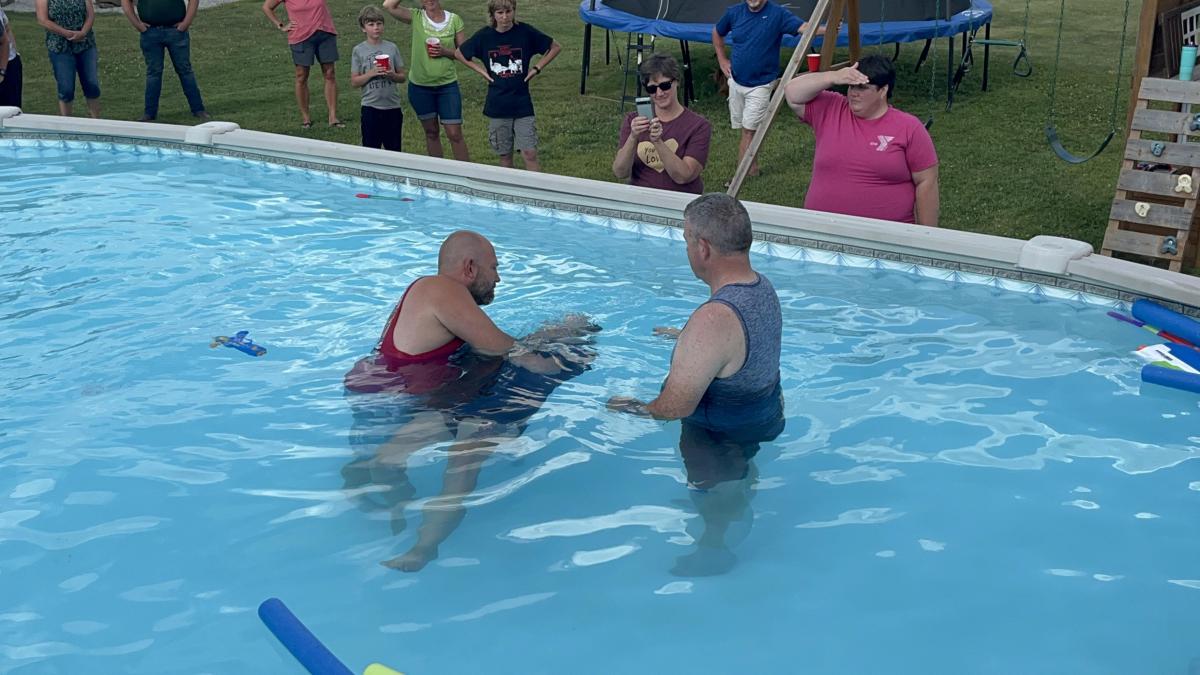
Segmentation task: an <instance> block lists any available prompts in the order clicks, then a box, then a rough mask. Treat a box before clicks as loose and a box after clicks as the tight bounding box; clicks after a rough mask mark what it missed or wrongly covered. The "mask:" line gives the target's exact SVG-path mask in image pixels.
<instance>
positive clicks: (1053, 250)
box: [1017, 235, 1093, 274]
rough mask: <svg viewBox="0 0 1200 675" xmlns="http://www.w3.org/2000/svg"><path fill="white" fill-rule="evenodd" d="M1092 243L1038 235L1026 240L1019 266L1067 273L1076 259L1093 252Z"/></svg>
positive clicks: (1053, 272)
mask: <svg viewBox="0 0 1200 675" xmlns="http://www.w3.org/2000/svg"><path fill="white" fill-rule="evenodd" d="M1092 252H1093V251H1092V245H1091V244H1089V243H1086V242H1082V241H1077V240H1075V239H1067V238H1066V237H1049V236H1046V235H1038V236H1036V237H1034V238H1033V239H1030V240H1029V241H1027V242H1025V245H1024V246H1022V247H1021V254H1020V255H1019V256H1018V257H1017V267H1019V268H1021V269H1025V270H1030V271H1033V272H1045V273H1047V274H1066V273H1067V266H1068V265H1070V264H1071V262H1072V261H1074V260H1080V259H1082V258H1086V257H1087V256H1089V255H1091V254H1092Z"/></svg>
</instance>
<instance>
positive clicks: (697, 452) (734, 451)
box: [671, 398, 784, 576]
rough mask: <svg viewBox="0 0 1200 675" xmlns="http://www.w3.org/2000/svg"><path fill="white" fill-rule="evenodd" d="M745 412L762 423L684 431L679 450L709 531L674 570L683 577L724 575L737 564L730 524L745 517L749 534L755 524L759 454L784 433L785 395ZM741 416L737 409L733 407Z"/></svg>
mask: <svg viewBox="0 0 1200 675" xmlns="http://www.w3.org/2000/svg"><path fill="white" fill-rule="evenodd" d="M763 410H765V411H768V413H769V414H768V415H767V416H766V417H765V418H764V417H759V416H757V415H755V414H754V412H753V411H746V414H744V415H739V416H741V417H742V418H743V419H746V420H756V423H754V424H750V425H746V426H742V427H734V428H729V429H721V430H716V429H710V428H707V427H703V426H701V425H699V424H696V423H694V422H692V421H689V420H684V421H683V428H682V429H681V430H680V433H679V453H680V455H682V457H683V465H684V469H685V471H686V472H687V480H688V492H689V496H690V497H691V499H692V503H693V505H694V506H695V507H696V513H698V514H699V515H700V518H699V521H700V522H699V523H698V524H699V525H702V526H703V528H704V530H703V531H702V532H700V533H699V536H696V537H694V538H695V540H696V550H695V551H693V552H691V553H689V554H687V555H684V556H680V557H679V559H678V560H677V561H676V563H675V567H673V568H672V569H671V573H672V574H676V575H679V576H711V575H715V574H724V573H726V572H728V571H729V570H731V569H733V566H734V565H735V564H736V563H737V556H735V555H734V553H733V551H732V550H731V549H730V546H731V544H732V543H733V542H731V541H729V538H728V534H729V529H730V526H732V525H733V524H734V523H737V522H742V521H744V522H745V524H746V527H745V530H744V531H743V538H744V536H745V534H748V533H749V531H750V527H751V526H752V525H753V523H754V514H753V513H752V512H751V510H750V499H751V498H752V497H753V495H754V493H753V490H754V484H755V482H757V479H758V471H757V468H756V467H755V466H754V461H753V460H754V457H755V456H756V455H757V454H758V451H759V448H760V447H761V446H762V444H763V443H767V442H770V441H773V440H775V438H776V437H778V436H779V434H780V433H782V432H783V426H784V420H783V402H782V398H780V399H778V400H777V401H771V402H769V403H768V404H767V407H765V408H761V409H760V411H763ZM733 412H735V414H736V411H733Z"/></svg>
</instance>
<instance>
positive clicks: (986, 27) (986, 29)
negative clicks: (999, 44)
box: [983, 21, 992, 91]
mask: <svg viewBox="0 0 1200 675" xmlns="http://www.w3.org/2000/svg"><path fill="white" fill-rule="evenodd" d="M991 37H992V24H991V22H990V21H989V22H988V23H985V24H983V39H984V40H988V39H990V38H991ZM990 49H991V45H989V44H988V43H986V42H984V43H983V91H987V80H988V60H989V59H988V57H990V56H991V54H990V53H989V50H990Z"/></svg>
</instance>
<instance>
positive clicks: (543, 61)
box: [533, 40, 562, 74]
mask: <svg viewBox="0 0 1200 675" xmlns="http://www.w3.org/2000/svg"><path fill="white" fill-rule="evenodd" d="M561 51H562V45H560V44H558V41H557V40H555V41H553V42H551V43H550V51H548V52H546V53H545V54H543V55H542V58H540V59H538V62H537V63H535V64H533V66H535V67H537V69H538V73H539V74H540V73H541V71H543V70H545V69H546V66H548V65H550V62H551V61H553V60H554V59H555V58H556V57H557V56H558V53H559V52H561Z"/></svg>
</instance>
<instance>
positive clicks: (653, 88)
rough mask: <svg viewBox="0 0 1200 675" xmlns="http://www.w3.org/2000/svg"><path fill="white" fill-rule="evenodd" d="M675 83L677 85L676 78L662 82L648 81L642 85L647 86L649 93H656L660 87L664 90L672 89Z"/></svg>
mask: <svg viewBox="0 0 1200 675" xmlns="http://www.w3.org/2000/svg"><path fill="white" fill-rule="evenodd" d="M674 85H675V80H667V81H666V82H663V83H661V84H650V83H649V82H646V83H644V84H643V85H642V86H643V87H645V88H646V93H647V94H653V93H656V92H657V91H658V90H659V89H661V90H663V91H671V87H673V86H674Z"/></svg>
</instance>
